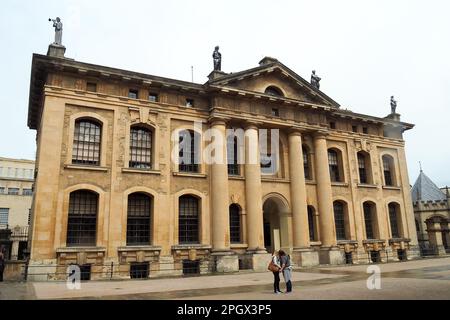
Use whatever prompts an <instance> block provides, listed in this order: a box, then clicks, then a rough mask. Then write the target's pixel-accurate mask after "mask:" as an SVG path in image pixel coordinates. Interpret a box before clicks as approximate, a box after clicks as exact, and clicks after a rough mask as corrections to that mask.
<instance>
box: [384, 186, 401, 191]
mask: <svg viewBox="0 0 450 320" xmlns="http://www.w3.org/2000/svg"><path fill="white" fill-rule="evenodd" d="M383 189H386V190H399V191H400V190H401V188H400V187H396V186H383Z"/></svg>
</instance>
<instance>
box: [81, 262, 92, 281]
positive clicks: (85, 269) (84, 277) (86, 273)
mask: <svg viewBox="0 0 450 320" xmlns="http://www.w3.org/2000/svg"><path fill="white" fill-rule="evenodd" d="M80 273H81V276H80V280H81V281H89V280H91V265H90V264H84V265H82V266H80Z"/></svg>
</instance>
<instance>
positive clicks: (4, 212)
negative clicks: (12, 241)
mask: <svg viewBox="0 0 450 320" xmlns="http://www.w3.org/2000/svg"><path fill="white" fill-rule="evenodd" d="M8 219H9V208H0V226H7V225H8V222H9V220H8Z"/></svg>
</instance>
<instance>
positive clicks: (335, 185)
mask: <svg viewBox="0 0 450 320" xmlns="http://www.w3.org/2000/svg"><path fill="white" fill-rule="evenodd" d="M331 186H332V187H348V183H347V182H331Z"/></svg>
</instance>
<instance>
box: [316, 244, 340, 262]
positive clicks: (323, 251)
mask: <svg viewBox="0 0 450 320" xmlns="http://www.w3.org/2000/svg"><path fill="white" fill-rule="evenodd" d="M319 262H320V264H333V265H336V264H344V263H345V257H344V253H343V252H342V251H341V250H340V249H339V248H338V247H322V248H320V250H319Z"/></svg>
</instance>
